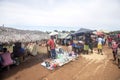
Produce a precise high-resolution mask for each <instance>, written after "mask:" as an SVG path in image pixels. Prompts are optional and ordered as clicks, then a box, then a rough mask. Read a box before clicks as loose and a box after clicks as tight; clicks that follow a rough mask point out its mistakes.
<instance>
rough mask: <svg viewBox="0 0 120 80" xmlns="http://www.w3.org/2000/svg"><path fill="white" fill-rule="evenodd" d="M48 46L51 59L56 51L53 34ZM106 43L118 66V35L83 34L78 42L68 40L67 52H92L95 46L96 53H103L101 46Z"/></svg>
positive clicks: (119, 57)
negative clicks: (93, 35)
mask: <svg viewBox="0 0 120 80" xmlns="http://www.w3.org/2000/svg"><path fill="white" fill-rule="evenodd" d="M47 44H48V46H49V47H50V55H51V58H52V59H55V57H56V52H55V46H56V44H55V42H54V36H51V39H50V40H49V41H48V43H47ZM106 45H108V48H110V49H112V53H113V61H116V60H117V61H118V67H119V68H120V36H118V35H114V36H111V35H97V36H96V37H92V35H91V34H90V33H87V34H85V35H84V38H83V39H82V40H78V42H77V43H76V42H74V40H70V41H69V42H68V49H67V51H68V52H69V53H72V52H74V53H77V54H80V53H83V54H89V53H93V49H94V47H96V48H97V50H98V54H101V55H104V54H103V48H104V47H103V46H106Z"/></svg>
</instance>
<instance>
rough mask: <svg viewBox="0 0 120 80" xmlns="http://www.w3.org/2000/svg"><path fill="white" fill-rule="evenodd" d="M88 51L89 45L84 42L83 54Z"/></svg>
mask: <svg viewBox="0 0 120 80" xmlns="http://www.w3.org/2000/svg"><path fill="white" fill-rule="evenodd" d="M88 52H89V45H88V43H87V42H85V44H84V54H88Z"/></svg>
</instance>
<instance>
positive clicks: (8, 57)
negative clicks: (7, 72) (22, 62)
mask: <svg viewBox="0 0 120 80" xmlns="http://www.w3.org/2000/svg"><path fill="white" fill-rule="evenodd" d="M1 57H2V59H3V62H2V65H3V66H8V65H11V64H13V60H12V59H11V55H10V53H3V54H2V55H1Z"/></svg>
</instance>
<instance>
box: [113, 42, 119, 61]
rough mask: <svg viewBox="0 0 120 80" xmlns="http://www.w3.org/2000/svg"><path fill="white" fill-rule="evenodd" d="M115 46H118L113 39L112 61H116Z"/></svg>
mask: <svg viewBox="0 0 120 80" xmlns="http://www.w3.org/2000/svg"><path fill="white" fill-rule="evenodd" d="M117 48H118V45H117V43H116V42H115V41H113V43H112V53H113V58H114V60H113V61H116V55H117Z"/></svg>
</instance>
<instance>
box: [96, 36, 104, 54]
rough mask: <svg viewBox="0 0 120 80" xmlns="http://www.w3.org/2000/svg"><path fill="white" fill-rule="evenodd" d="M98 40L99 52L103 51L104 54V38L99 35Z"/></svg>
mask: <svg viewBox="0 0 120 80" xmlns="http://www.w3.org/2000/svg"><path fill="white" fill-rule="evenodd" d="M97 42H98V44H97V48H98V54H100V53H101V55H103V53H102V48H103V39H102V38H101V37H100V36H98V39H97Z"/></svg>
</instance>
